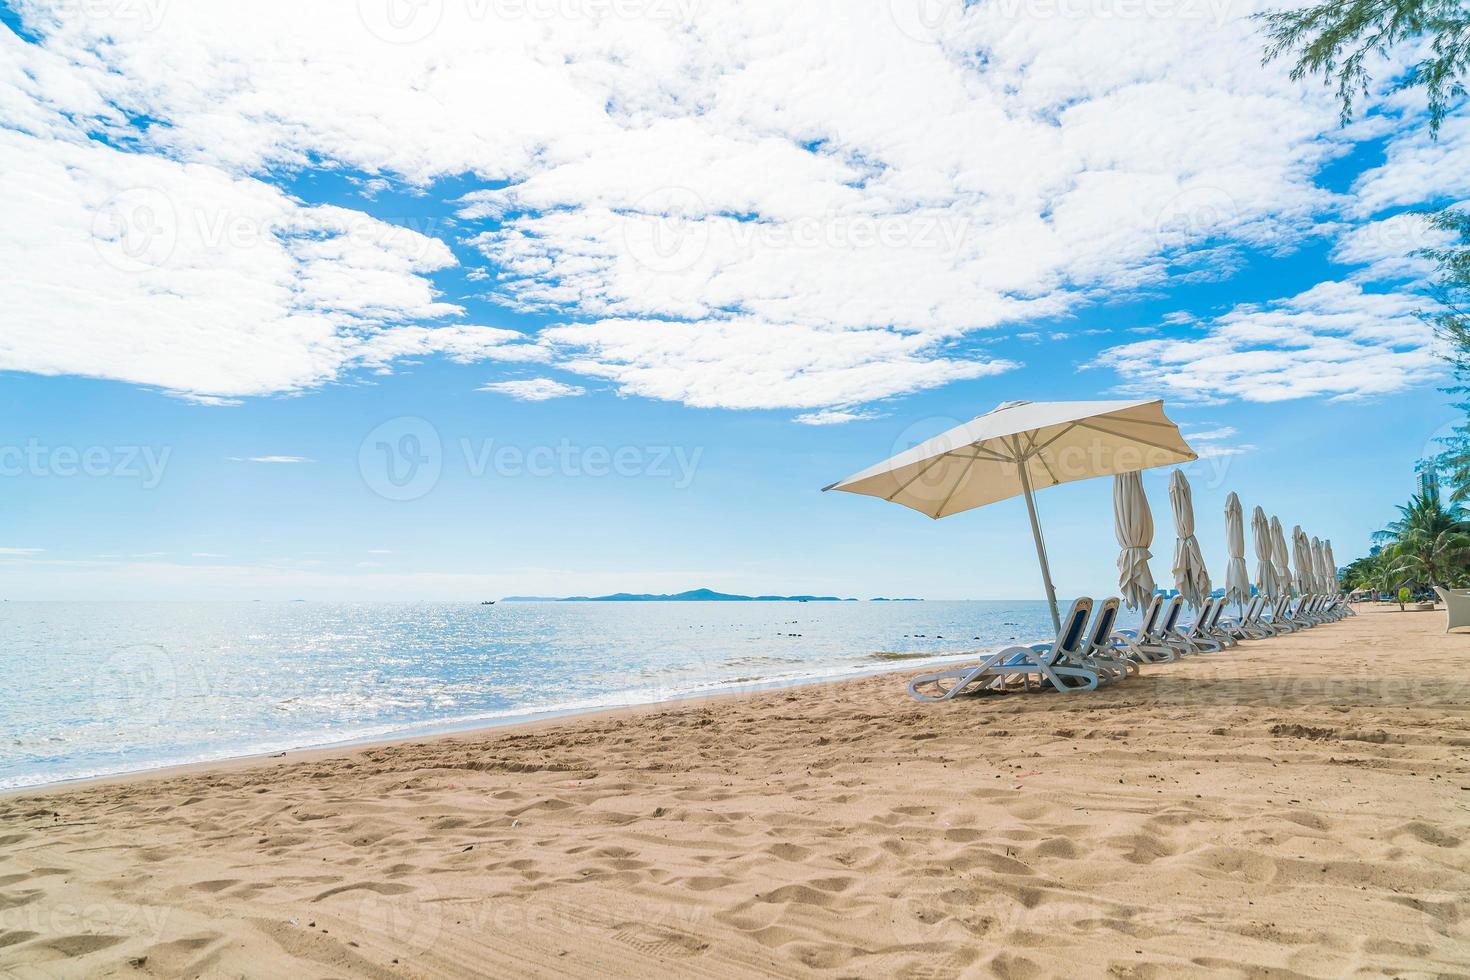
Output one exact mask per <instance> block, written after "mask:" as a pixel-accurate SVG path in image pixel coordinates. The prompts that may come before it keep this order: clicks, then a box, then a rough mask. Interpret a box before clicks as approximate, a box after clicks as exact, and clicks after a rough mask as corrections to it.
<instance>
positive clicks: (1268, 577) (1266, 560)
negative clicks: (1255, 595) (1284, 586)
mask: <svg viewBox="0 0 1470 980" xmlns="http://www.w3.org/2000/svg"><path fill="white" fill-rule="evenodd" d="M1251 537H1252V538H1254V539H1255V545H1256V591H1257V592H1259V593H1261V595H1264V596H1270V597H1271V598H1272V599H1274V598H1276V595H1277V590H1278V589H1279V588H1280V587H1279V586H1278V585H1277V579H1276V566H1275V565H1272V564H1271V525H1270V524H1269V523H1267V521H1266V512H1265V511H1264V510H1262V509H1261V508H1260V507H1257V508H1256V509H1255V510H1254V511H1252V512H1251Z"/></svg>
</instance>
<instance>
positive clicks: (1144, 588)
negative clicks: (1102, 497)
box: [1113, 472, 1154, 609]
mask: <svg viewBox="0 0 1470 980" xmlns="http://www.w3.org/2000/svg"><path fill="white" fill-rule="evenodd" d="M1113 532H1114V534H1116V535H1117V537H1118V547H1119V548H1121V549H1122V551H1120V552H1119V553H1118V591H1119V593H1121V594H1122V596H1123V602H1124V604H1125V605H1127V606H1128V608H1129V609H1141V608H1143V606H1144V604H1145V603H1147V602H1148V600H1149V597H1150V596H1152V595H1153V594H1154V573H1153V572H1151V571H1150V570H1149V567H1148V560H1149V559H1150V558H1152V557H1153V555H1152V554H1151V553H1150V552H1149V550H1148V547H1149V545H1151V544H1153V542H1154V515H1153V512H1152V511H1151V510H1149V506H1148V495H1147V494H1145V493H1144V492H1143V477H1142V476H1141V475H1139V474H1138V473H1137V472H1133V473H1119V474H1118V475H1117V476H1115V477H1113Z"/></svg>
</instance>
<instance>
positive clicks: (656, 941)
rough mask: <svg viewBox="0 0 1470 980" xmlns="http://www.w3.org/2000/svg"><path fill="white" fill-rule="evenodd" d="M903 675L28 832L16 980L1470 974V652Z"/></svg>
mask: <svg viewBox="0 0 1470 980" xmlns="http://www.w3.org/2000/svg"><path fill="white" fill-rule="evenodd" d="M1443 623H1444V616H1443V614H1442V613H1432V614H1431V613H1416V612H1406V613H1400V612H1399V611H1398V610H1397V607H1393V608H1391V609H1386V610H1385V609H1366V610H1364V614H1363V615H1362V616H1360V617H1358V618H1356V619H1350V620H1347V621H1344V622H1341V623H1337V624H1332V625H1327V626H1323V627H1319V628H1317V629H1314V630H1310V631H1307V632H1305V633H1303V634H1300V635H1297V636H1292V637H1285V638H1280V639H1275V640H1268V641H1262V642H1258V643H1250V644H1244V645H1242V646H1241V647H1239V648H1237V649H1235V650H1229V651H1226V652H1224V653H1221V654H1215V655H1211V656H1200V657H1196V658H1193V659H1192V660H1189V661H1186V662H1183V663H1179V664H1174V665H1168V666H1160V667H1153V668H1146V669H1145V671H1144V674H1143V676H1142V677H1140V678H1138V679H1136V680H1131V681H1129V682H1127V683H1126V684H1122V685H1119V686H1116V687H1113V688H1107V689H1103V690H1100V691H1098V692H1095V693H1091V694H1082V695H1072V696H1063V695H1058V694H1039V695H1038V694H1032V695H1013V696H1004V697H992V698H969V699H962V700H960V701H958V702H955V703H951V704H945V705H934V706H921V705H919V704H916V703H914V702H912V701H911V700H909V699H908V697H907V696H906V695H905V694H904V693H903V689H902V683H901V679H900V677H901V675H888V676H880V677H871V678H865V679H861V680H857V681H848V682H843V683H838V684H826V685H817V686H810V687H804V688H797V689H789V690H782V691H775V692H766V693H762V694H757V695H752V696H748V697H730V698H723V699H719V700H715V701H706V702H698V703H689V704H679V705H673V706H669V705H665V706H661V707H657V708H652V709H643V710H635V711H627V712H622V713H617V714H609V715H600V716H595V717H583V718H575V719H570V720H561V721H558V722H555V723H544V724H540V725H536V726H531V727H523V728H516V729H499V730H495V731H487V732H482V733H476V734H470V735H460V736H453V737H441V738H436V739H431V740H421V741H414V742H402V743H396V744H387V745H378V746H370V747H365V748H360V749H352V750H336V751H328V752H316V753H309V754H308V753H297V754H292V755H290V756H287V757H285V758H281V759H270V760H249V761H244V762H237V763H232V764H228V765H215V766H207V767H201V768H195V769H190V770H186V771H180V772H171V773H164V774H155V775H150V776H146V777H133V778H128V779H119V780H109V781H101V782H96V783H90V784H84V785H79V786H73V787H67V788H64V789H60V790H52V791H42V792H36V791H30V792H24V793H20V794H13V795H10V796H7V797H4V798H0V975H5V976H15V977H60V976H89V977H96V976H148V975H152V976H161V977H162V976H169V977H172V976H190V977H193V976H207V977H213V976H232V977H239V976H243V977H267V976H299V977H349V976H365V977H404V976H409V977H439V976H478V975H488V976H563V975H582V976H587V975H599V976H629V977H633V976H642V977H646V976H660V975H679V976H700V977H714V976H791V975H803V974H808V973H816V974H819V975H829V976H834V977H843V976H864V977H884V976H900V977H914V978H918V977H923V978H938V977H958V976H988V975H995V976H1001V977H1036V976H1064V975H1065V976H1104V975H1107V976H1117V977H1153V976H1191V975H1200V976H1204V975H1227V976H1267V975H1269V976H1313V977H1337V976H1347V975H1380V976H1465V975H1467V974H1470V923H1467V921H1466V920H1467V918H1470V843H1467V840H1470V759H1467V757H1470V638H1467V637H1465V636H1445V635H1443V634H1442V633H1441V630H1442V629H1443Z"/></svg>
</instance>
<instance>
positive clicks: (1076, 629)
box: [908, 597, 1100, 701]
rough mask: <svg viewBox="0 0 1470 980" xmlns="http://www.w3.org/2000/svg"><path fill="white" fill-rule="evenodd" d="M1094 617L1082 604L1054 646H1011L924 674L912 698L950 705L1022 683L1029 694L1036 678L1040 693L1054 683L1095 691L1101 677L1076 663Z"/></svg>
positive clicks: (1086, 602)
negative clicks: (973, 693)
mask: <svg viewBox="0 0 1470 980" xmlns="http://www.w3.org/2000/svg"><path fill="white" fill-rule="evenodd" d="M1091 613H1092V600H1091V599H1088V598H1085V597H1084V598H1080V599H1077V600H1076V601H1074V602H1073V603H1072V608H1071V609H1069V610H1067V615H1065V616H1063V617H1062V628H1061V631H1060V632H1059V633H1058V634H1057V638H1056V639H1055V640H1053V641H1052V642H1051V643H1035V644H1032V645H1030V646H1019V647H1007V648H1006V649H1004V650H1000V651H998V652H996V653H993V654H991V655H990V656H988V657H986V658H985V659H984V660H982V661H980V662H979V663H977V664H970V665H968V666H964V667H951V668H950V669H948V670H940V671H935V672H933V673H928V674H921V675H919V676H918V677H915V678H914V679H913V680H911V681H909V685H908V690H909V694H910V695H911V696H912V697H913V698H914V699H915V700H917V701H948V700H950V699H951V698H954V697H955V696H957V695H959V694H961V693H963V692H965V691H967V690H970V689H972V688H975V689H984V688H989V689H992V690H1007V689H1009V688H1010V687H1012V686H1013V685H1014V684H1015V682H1016V681H1018V680H1019V681H1020V682H1021V687H1022V688H1023V689H1025V690H1030V688H1031V680H1032V678H1033V677H1034V678H1035V679H1036V684H1037V687H1038V688H1040V687H1043V686H1045V685H1046V684H1047V683H1050V684H1051V685H1052V686H1053V687H1055V688H1056V689H1057V690H1059V691H1091V690H1095V689H1096V688H1097V685H1098V684H1099V683H1100V678H1099V677H1098V675H1097V673H1096V672H1095V671H1092V670H1090V669H1088V668H1086V667H1081V666H1077V665H1076V663H1075V661H1074V660H1073V658H1075V657H1079V656H1081V655H1082V650H1083V647H1084V645H1085V644H1086V643H1087V641H1088V635H1087V619H1088V617H1089V616H1090V615H1091ZM920 688H925V689H926V691H921V690H920Z"/></svg>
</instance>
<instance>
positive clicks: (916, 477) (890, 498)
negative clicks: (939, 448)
mask: <svg viewBox="0 0 1470 980" xmlns="http://www.w3.org/2000/svg"><path fill="white" fill-rule="evenodd" d="M948 455H949V453H940V454H939V455H938V456H935V457H934V458H933V459H931V460H929V465H928V466H925V467H924V468H923V469H921V470H919V472H917V473H915V474H914V475H913V476H911V477H909V478H908V480H907V481H905V482H904V484H903V485H902V486H900V487H899V488H898V489H897V490H895V491H893V493H891V494H889V495H888V496H887V497H886V498H884V499H886V500H888V501H889V502H890V503H891V502H892V501H893V499H894V498H895V497H897V496H898V495H899V494H901V493H903V492H904V491H905V490H907V489H908V488H909V487H911V486H913V485H914V483H915V482H916V481H917V480H919V479H920V478H921V477H923V476H924V474H926V473H928V472H929V471H930V470H932V469H933V468H934V467H936V466H938V465H939V461H940V460H941V459H944V457H946V456H948Z"/></svg>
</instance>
